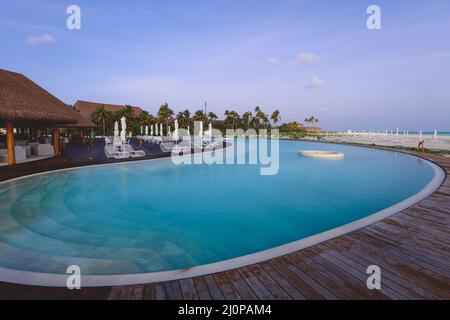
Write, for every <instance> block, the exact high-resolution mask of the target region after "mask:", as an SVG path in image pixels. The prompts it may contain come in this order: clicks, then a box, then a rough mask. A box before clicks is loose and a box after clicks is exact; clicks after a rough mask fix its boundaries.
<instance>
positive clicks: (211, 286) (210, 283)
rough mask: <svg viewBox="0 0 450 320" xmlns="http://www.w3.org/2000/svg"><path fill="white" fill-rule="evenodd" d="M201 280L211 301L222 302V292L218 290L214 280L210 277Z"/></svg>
mask: <svg viewBox="0 0 450 320" xmlns="http://www.w3.org/2000/svg"><path fill="white" fill-rule="evenodd" d="M203 280H205V283H206V287H207V288H208V291H209V294H210V295H211V298H212V299H213V300H224V299H225V297H224V296H223V293H222V290H220V288H219V286H218V285H217V283H216V280H215V279H214V277H213V276H212V275H208V276H204V277H203Z"/></svg>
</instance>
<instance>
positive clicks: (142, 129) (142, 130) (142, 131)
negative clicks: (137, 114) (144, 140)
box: [141, 126, 144, 136]
mask: <svg viewBox="0 0 450 320" xmlns="http://www.w3.org/2000/svg"><path fill="white" fill-rule="evenodd" d="M143 133H144V128H142V126H141V136H142V134H143Z"/></svg>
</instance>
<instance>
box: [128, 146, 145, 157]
mask: <svg viewBox="0 0 450 320" xmlns="http://www.w3.org/2000/svg"><path fill="white" fill-rule="evenodd" d="M123 150H124V151H125V152H128V154H129V155H130V157H132V158H142V157H145V151H144V150H134V149H133V147H132V146H131V144H124V145H123Z"/></svg>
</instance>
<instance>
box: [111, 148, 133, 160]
mask: <svg viewBox="0 0 450 320" xmlns="http://www.w3.org/2000/svg"><path fill="white" fill-rule="evenodd" d="M105 154H106V157H108V158H114V159H116V160H119V159H127V158H129V157H130V153H129V152H127V151H125V150H120V149H119V148H117V147H114V145H112V144H107V145H106V146H105Z"/></svg>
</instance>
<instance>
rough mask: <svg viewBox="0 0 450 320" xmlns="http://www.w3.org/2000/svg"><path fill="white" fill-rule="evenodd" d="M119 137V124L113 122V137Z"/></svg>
mask: <svg viewBox="0 0 450 320" xmlns="http://www.w3.org/2000/svg"><path fill="white" fill-rule="evenodd" d="M118 136H119V122H117V121H116V122H114V137H118Z"/></svg>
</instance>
